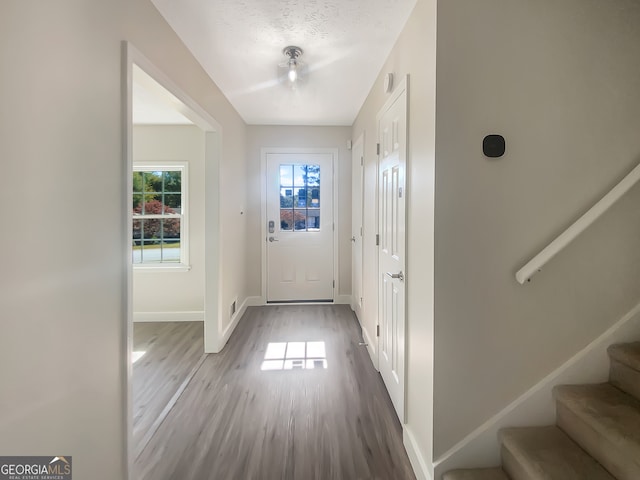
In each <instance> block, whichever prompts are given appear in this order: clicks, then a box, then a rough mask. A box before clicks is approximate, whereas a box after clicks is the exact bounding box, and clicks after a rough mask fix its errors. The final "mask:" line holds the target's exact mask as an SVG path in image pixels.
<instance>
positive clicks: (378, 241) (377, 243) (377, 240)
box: [376, 233, 380, 247]
mask: <svg viewBox="0 0 640 480" xmlns="http://www.w3.org/2000/svg"><path fill="white" fill-rule="evenodd" d="M378 245H380V234H379V233H376V247H377V246H378Z"/></svg>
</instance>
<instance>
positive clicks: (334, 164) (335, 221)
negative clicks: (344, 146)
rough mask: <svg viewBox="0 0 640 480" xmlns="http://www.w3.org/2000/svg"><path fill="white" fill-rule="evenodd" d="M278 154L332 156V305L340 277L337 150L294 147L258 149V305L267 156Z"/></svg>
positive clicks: (262, 298) (264, 287)
mask: <svg viewBox="0 0 640 480" xmlns="http://www.w3.org/2000/svg"><path fill="white" fill-rule="evenodd" d="M272 153H275V154H278V153H294V154H295V153H300V154H307V153H329V154H331V155H332V162H331V169H332V173H331V175H332V180H333V181H332V183H333V212H332V213H333V225H334V228H333V277H334V280H335V287H334V289H333V303H336V299H337V298H338V292H339V291H340V275H339V270H338V238H339V237H340V228H339V223H340V222H339V221H338V181H337V178H336V174H337V170H336V168H337V166H338V149H337V148H296V147H264V148H262V149H260V156H261V161H260V178H261V180H262V181H261V182H260V199H261V222H262V226H261V227H260V242H261V245H262V247H261V250H262V280H261V282H262V288H261V292H260V303H262V304H263V305H266V303H267V155H269V154H272Z"/></svg>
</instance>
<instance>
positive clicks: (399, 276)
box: [387, 271, 404, 282]
mask: <svg viewBox="0 0 640 480" xmlns="http://www.w3.org/2000/svg"><path fill="white" fill-rule="evenodd" d="M387 276H389V277H391V278H397V279H398V280H400V281H401V282H404V273H402V271H400V273H391V272H387Z"/></svg>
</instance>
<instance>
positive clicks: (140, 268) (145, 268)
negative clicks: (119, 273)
mask: <svg viewBox="0 0 640 480" xmlns="http://www.w3.org/2000/svg"><path fill="white" fill-rule="evenodd" d="M189 270H191V265H184V264H182V263H176V264H175V265H168V264H164V265H134V266H133V271H134V272H145V273H146V272H188V271H189Z"/></svg>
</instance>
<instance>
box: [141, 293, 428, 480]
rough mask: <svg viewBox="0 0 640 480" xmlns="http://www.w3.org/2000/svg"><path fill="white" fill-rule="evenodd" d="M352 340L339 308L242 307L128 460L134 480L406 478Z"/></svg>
mask: <svg viewBox="0 0 640 480" xmlns="http://www.w3.org/2000/svg"><path fill="white" fill-rule="evenodd" d="M359 331H360V329H359V326H358V323H357V320H356V319H355V317H354V315H353V313H352V312H351V310H350V309H349V307H348V306H346V305H317V306H316V305H314V306H297V305H290V306H289V305H287V306H267V307H252V308H249V309H248V310H247V312H246V314H245V315H244V317H243V318H242V320H241V321H240V323H239V325H238V328H237V329H236V331H235V332H234V334H233V335H232V337H231V339H230V341H229V343H228V345H227V346H226V347H225V349H224V350H223V351H222V353H220V354H217V355H209V356H207V357H206V358H205V359H204V362H203V363H202V364H201V366H200V368H199V369H198V370H197V372H196V373H195V375H194V376H193V378H192V379H191V381H190V382H189V384H188V385H187V386H186V388H185V390H184V392H183V393H182V395H181V396H180V398H179V399H178V401H177V403H176V404H175V406H174V407H173V409H172V410H171V411H170V412H169V413H168V415H167V417H166V418H165V420H164V421H163V423H162V424H161V425H160V427H159V428H158V429H157V431H156V432H155V434H154V435H153V437H152V438H151V439H150V441H149V443H148V444H147V446H146V448H145V449H144V450H143V451H142V453H141V455H140V456H139V457H138V458H137V460H136V464H135V470H136V476H135V478H136V479H137V480H147V479H154V480H165V479H167V480H168V479H181V480H204V479H223V480H227V479H228V480H236V479H243V480H245V479H246V480H250V479H254V480H258V479H261V480H262V479H264V480H271V479H292V480H293V479H304V480H311V479H317V480H328V479H336V480H337V479H344V480H352V479H394V480H403V479H414V478H415V477H414V475H413V472H412V470H411V466H410V464H409V460H408V458H407V455H406V453H405V450H404V447H403V445H402V430H401V427H400V423H399V422H398V419H397V417H396V415H395V413H394V411H393V407H392V405H391V401H390V399H389V397H388V394H387V392H386V390H385V387H384V385H383V383H382V380H381V378H380V376H379V374H378V373H377V372H376V371H375V369H374V368H373V366H372V364H371V360H370V359H369V357H368V354H367V351H366V349H365V348H364V347H361V346H358V342H360V341H361V338H360V335H359ZM265 357H267V359H266V360H265ZM305 367H306V368H305ZM137 381H138V380H136V379H135V378H134V382H137Z"/></svg>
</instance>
